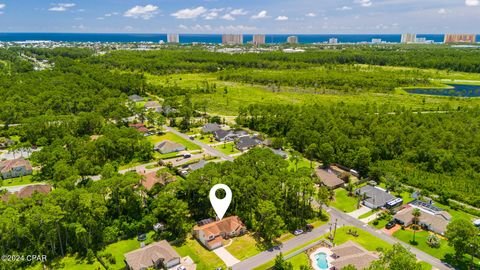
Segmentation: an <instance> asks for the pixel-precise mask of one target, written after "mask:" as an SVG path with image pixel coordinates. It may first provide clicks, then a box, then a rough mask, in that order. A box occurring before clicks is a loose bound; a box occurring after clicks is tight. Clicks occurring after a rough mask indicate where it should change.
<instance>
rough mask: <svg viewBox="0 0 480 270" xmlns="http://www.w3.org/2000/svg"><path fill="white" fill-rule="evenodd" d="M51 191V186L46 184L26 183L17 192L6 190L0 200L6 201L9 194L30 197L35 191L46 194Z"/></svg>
mask: <svg viewBox="0 0 480 270" xmlns="http://www.w3.org/2000/svg"><path fill="white" fill-rule="evenodd" d="M51 191H52V186H51V185H48V184H38V185H28V186H25V187H23V188H21V189H20V190H19V191H17V192H13V193H11V192H7V193H5V194H3V195H2V196H1V197H0V198H1V200H2V201H4V202H7V201H8V199H9V198H10V196H11V195H16V196H17V197H18V198H20V199H25V198H31V197H32V195H33V194H35V193H42V194H48V193H50V192H51Z"/></svg>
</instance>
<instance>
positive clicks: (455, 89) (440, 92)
mask: <svg viewBox="0 0 480 270" xmlns="http://www.w3.org/2000/svg"><path fill="white" fill-rule="evenodd" d="M447 85H448V86H450V87H452V88H417V89H406V91H407V92H408V93H410V94H422V95H435V96H447V97H480V85H467V84H447Z"/></svg>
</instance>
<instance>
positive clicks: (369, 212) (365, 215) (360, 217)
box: [358, 210, 376, 219]
mask: <svg viewBox="0 0 480 270" xmlns="http://www.w3.org/2000/svg"><path fill="white" fill-rule="evenodd" d="M375 212H376V211H373V210H370V211H368V212H367V213H365V214H362V215H360V216H359V217H358V219H363V218H367V217H369V216H371V215H373V213H375Z"/></svg>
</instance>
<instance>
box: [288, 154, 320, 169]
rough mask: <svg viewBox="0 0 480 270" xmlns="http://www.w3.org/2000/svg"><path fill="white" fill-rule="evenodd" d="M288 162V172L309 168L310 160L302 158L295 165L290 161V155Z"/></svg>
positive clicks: (313, 164)
mask: <svg viewBox="0 0 480 270" xmlns="http://www.w3.org/2000/svg"><path fill="white" fill-rule="evenodd" d="M287 161H288V162H289V165H288V169H289V170H295V169H296V168H310V160H308V159H306V158H302V159H301V160H300V161H299V162H298V164H297V165H295V162H293V161H291V160H290V155H289V157H288V159H287ZM316 165H317V164H316V163H315V162H313V163H312V166H313V167H314V168H315V166H316Z"/></svg>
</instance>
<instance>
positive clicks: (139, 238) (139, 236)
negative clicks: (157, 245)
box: [137, 233, 147, 241]
mask: <svg viewBox="0 0 480 270" xmlns="http://www.w3.org/2000/svg"><path fill="white" fill-rule="evenodd" d="M137 240H138V241H145V240H147V235H146V234H144V233H142V234H139V235H138V237H137Z"/></svg>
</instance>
